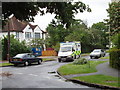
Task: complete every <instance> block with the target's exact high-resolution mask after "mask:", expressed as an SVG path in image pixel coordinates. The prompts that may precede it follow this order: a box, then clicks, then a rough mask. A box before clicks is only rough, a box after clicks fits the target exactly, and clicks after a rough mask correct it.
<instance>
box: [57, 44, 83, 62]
mask: <svg viewBox="0 0 120 90" xmlns="http://www.w3.org/2000/svg"><path fill="white" fill-rule="evenodd" d="M80 54H81V44H80V42H62V43H60V50H59V52H58V57H59V58H58V61H59V62H61V61H73V60H74V59H76V58H79V57H80Z"/></svg>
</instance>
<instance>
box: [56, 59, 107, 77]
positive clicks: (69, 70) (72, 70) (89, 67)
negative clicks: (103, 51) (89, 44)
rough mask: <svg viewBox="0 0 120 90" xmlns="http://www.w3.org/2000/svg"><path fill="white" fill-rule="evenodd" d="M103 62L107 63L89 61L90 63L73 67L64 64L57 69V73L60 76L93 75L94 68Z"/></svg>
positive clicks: (72, 65)
mask: <svg viewBox="0 0 120 90" xmlns="http://www.w3.org/2000/svg"><path fill="white" fill-rule="evenodd" d="M104 62H107V61H90V63H87V64H83V65H74V64H72V63H71V64H66V65H64V66H61V67H60V68H59V69H58V72H59V73H60V74H61V75H70V74H84V73H93V72H97V70H96V66H97V65H98V64H101V63H104Z"/></svg>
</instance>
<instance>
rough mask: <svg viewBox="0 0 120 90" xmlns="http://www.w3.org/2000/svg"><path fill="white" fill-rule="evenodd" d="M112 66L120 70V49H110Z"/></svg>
mask: <svg viewBox="0 0 120 90" xmlns="http://www.w3.org/2000/svg"><path fill="white" fill-rule="evenodd" d="M110 66H111V67H113V68H116V69H118V70H120V49H111V50H110Z"/></svg>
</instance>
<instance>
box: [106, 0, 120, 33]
mask: <svg viewBox="0 0 120 90" xmlns="http://www.w3.org/2000/svg"><path fill="white" fill-rule="evenodd" d="M107 11H108V13H109V17H110V19H109V22H108V24H109V25H110V34H111V35H114V34H116V33H120V1H119V2H113V3H111V4H109V9H108V10H107Z"/></svg>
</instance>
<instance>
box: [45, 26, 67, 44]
mask: <svg viewBox="0 0 120 90" xmlns="http://www.w3.org/2000/svg"><path fill="white" fill-rule="evenodd" d="M47 32H48V34H49V38H48V42H49V43H50V45H49V46H54V45H56V44H57V43H58V42H63V41H64V38H65V37H66V36H67V35H68V33H69V32H68V30H67V29H65V28H64V27H63V25H56V26H53V25H52V24H49V26H48V27H47Z"/></svg>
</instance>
